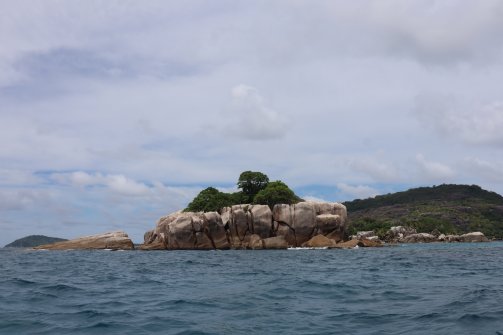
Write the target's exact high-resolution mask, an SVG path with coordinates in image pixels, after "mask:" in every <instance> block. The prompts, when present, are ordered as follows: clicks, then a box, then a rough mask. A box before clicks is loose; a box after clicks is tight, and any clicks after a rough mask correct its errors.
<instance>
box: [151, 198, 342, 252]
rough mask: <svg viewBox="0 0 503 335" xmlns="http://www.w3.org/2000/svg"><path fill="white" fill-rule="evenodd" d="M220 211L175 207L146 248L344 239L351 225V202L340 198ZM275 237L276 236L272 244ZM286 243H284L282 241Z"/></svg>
mask: <svg viewBox="0 0 503 335" xmlns="http://www.w3.org/2000/svg"><path fill="white" fill-rule="evenodd" d="M220 213H221V214H219V213H217V212H209V213H192V212H187V213H185V212H176V213H173V214H170V215H167V216H164V217H162V218H161V219H159V221H158V222H157V225H156V227H155V229H154V230H152V231H149V232H147V233H145V236H144V245H143V246H142V249H145V250H150V249H161V248H163V249H228V248H235V249H245V248H258V247H260V243H259V242H258V240H257V238H256V237H253V238H252V235H257V236H258V237H260V240H262V242H261V243H262V245H263V246H264V247H265V248H267V245H271V246H272V247H274V248H276V247H277V246H276V244H275V243H276V242H278V241H276V240H274V239H273V240H269V241H268V244H266V243H265V242H264V241H265V240H266V239H269V238H273V237H281V238H282V240H280V241H284V242H285V243H286V245H287V246H299V245H301V244H302V243H304V242H306V241H308V240H309V239H311V238H312V237H313V236H315V235H317V234H322V235H326V236H327V235H328V236H329V238H331V239H332V240H334V241H340V240H341V239H342V237H343V236H344V234H345V229H346V218H347V213H346V207H345V206H343V205H341V204H338V203H316V202H301V203H298V204H295V205H276V206H274V208H273V211H271V209H270V208H269V207H268V206H266V205H247V204H245V205H234V206H232V207H225V208H222V209H221V210H220ZM273 241H276V242H274V243H273ZM280 245H281V248H283V247H285V245H283V243H280Z"/></svg>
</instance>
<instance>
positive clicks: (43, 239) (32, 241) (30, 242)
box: [5, 235, 67, 248]
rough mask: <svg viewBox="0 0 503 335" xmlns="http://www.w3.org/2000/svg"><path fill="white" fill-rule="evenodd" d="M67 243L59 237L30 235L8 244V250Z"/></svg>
mask: <svg viewBox="0 0 503 335" xmlns="http://www.w3.org/2000/svg"><path fill="white" fill-rule="evenodd" d="M62 241H67V240H65V239H64V238H58V237H49V236H44V235H30V236H26V237H23V238H20V239H18V240H15V241H14V242H12V243H9V244H7V245H6V246H5V247H6V248H34V247H38V246H39V245H42V244H50V243H55V242H62Z"/></svg>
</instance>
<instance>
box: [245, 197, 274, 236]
mask: <svg viewBox="0 0 503 335" xmlns="http://www.w3.org/2000/svg"><path fill="white" fill-rule="evenodd" d="M250 214H251V219H252V220H251V222H252V232H253V233H254V234H257V235H258V236H260V237H261V238H268V237H271V233H272V212H271V209H270V208H269V206H267V205H253V206H251V207H250Z"/></svg>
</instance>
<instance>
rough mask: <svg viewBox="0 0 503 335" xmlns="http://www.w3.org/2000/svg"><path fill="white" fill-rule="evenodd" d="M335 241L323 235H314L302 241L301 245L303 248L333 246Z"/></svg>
mask: <svg viewBox="0 0 503 335" xmlns="http://www.w3.org/2000/svg"><path fill="white" fill-rule="evenodd" d="M335 245H336V243H335V241H334V240H332V239H330V238H328V237H326V236H324V235H321V234H320V235H316V236H314V237H312V238H311V239H310V240H309V241H307V242H304V243H303V244H302V247H304V248H333V247H335Z"/></svg>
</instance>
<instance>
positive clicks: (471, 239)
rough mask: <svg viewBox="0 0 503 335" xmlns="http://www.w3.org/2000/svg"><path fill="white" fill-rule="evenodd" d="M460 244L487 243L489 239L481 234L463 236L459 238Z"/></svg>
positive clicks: (477, 232) (474, 233)
mask: <svg viewBox="0 0 503 335" xmlns="http://www.w3.org/2000/svg"><path fill="white" fill-rule="evenodd" d="M459 240H460V242H489V239H488V238H487V237H486V236H485V235H484V234H483V233H481V232H479V231H476V232H473V233H468V234H463V235H461V236H459Z"/></svg>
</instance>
